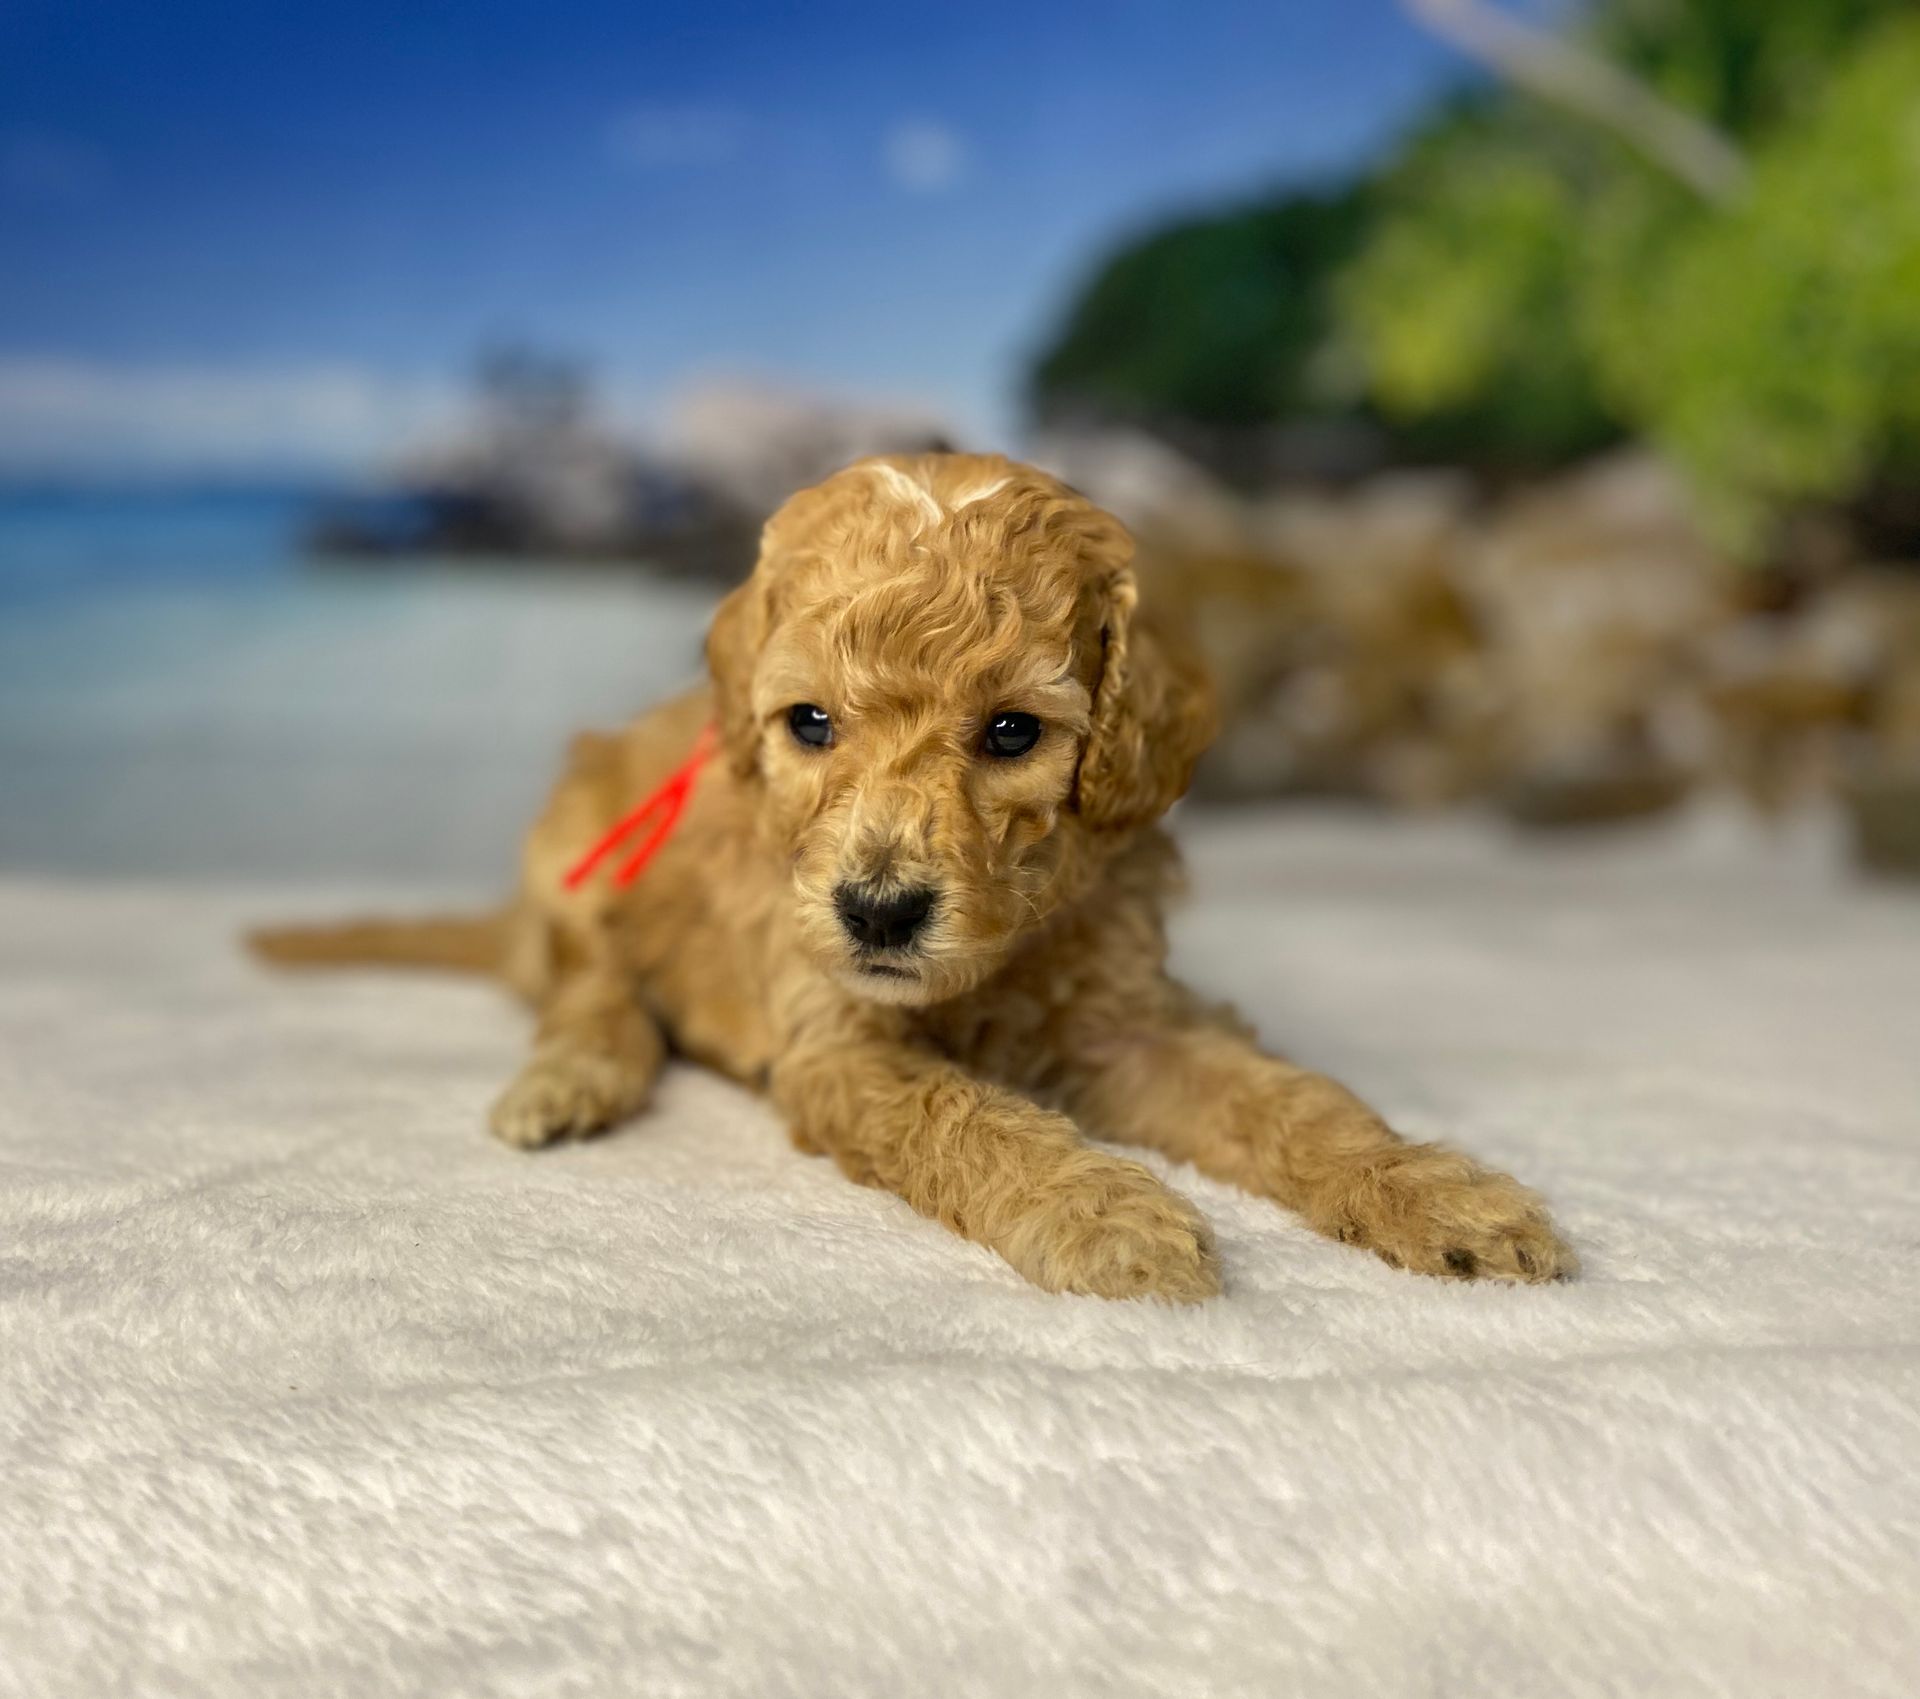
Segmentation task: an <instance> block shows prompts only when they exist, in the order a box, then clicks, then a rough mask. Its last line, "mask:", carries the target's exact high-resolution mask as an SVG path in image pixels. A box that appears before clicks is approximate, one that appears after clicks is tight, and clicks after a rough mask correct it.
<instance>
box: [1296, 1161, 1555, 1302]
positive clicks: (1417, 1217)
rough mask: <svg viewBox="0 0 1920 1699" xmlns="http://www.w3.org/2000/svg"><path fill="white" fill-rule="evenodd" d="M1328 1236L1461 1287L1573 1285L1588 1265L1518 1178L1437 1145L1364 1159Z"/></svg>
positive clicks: (1336, 1197) (1334, 1192) (1331, 1209)
mask: <svg viewBox="0 0 1920 1699" xmlns="http://www.w3.org/2000/svg"><path fill="white" fill-rule="evenodd" d="M1326 1203H1327V1210H1326V1215H1327V1220H1326V1230H1327V1231H1329V1232H1331V1233H1332V1234H1333V1235H1334V1237H1335V1238H1338V1239H1344V1240H1345V1241H1346V1242H1347V1243H1348V1244H1353V1245H1364V1246H1365V1247H1366V1248H1367V1249H1368V1250H1370V1251H1372V1252H1374V1253H1375V1254H1376V1255H1377V1256H1380V1257H1382V1258H1384V1259H1385V1260H1386V1261H1387V1262H1390V1263H1392V1264H1393V1265H1394V1266H1395V1267H1396V1268H1407V1269H1412V1270H1413V1271H1414V1272H1415V1273H1417V1274H1438V1275H1444V1276H1449V1277H1451V1278H1453V1279H1456V1280H1516V1281H1542V1280H1564V1279H1566V1278H1568V1277H1569V1276H1571V1275H1572V1274H1574V1273H1575V1272H1577V1270H1578V1268H1579V1261H1578V1259H1577V1258H1576V1257H1575V1256H1574V1254H1573V1252H1572V1251H1571V1250H1570V1249H1568V1247H1567V1245H1566V1243H1565V1242H1564V1241H1563V1240H1562V1239H1561V1238H1560V1236H1559V1234H1558V1233H1556V1232H1555V1231H1554V1227H1553V1222H1552V1220H1551V1219H1550V1218H1549V1217H1548V1215H1547V1208H1546V1205H1545V1204H1543V1203H1542V1202H1541V1201H1540V1199H1539V1198H1538V1197H1537V1196H1536V1195H1535V1194H1534V1193H1532V1192H1530V1191H1528V1190H1527V1188H1526V1187H1525V1186H1523V1185H1521V1184H1520V1182H1519V1181H1518V1180H1510V1179H1508V1178H1507V1176H1506V1175H1504V1174H1501V1173H1498V1172H1496V1171H1495V1170H1494V1169H1491V1168H1482V1167H1481V1166H1480V1164H1479V1163H1477V1162H1474V1161H1472V1160H1471V1159H1469V1158H1467V1157H1464V1156H1461V1155H1460V1154H1459V1153H1458V1152H1456V1151H1451V1150H1443V1149H1441V1148H1439V1147H1438V1146H1435V1145H1421V1144H1411V1145H1401V1146H1398V1147H1396V1148H1394V1149H1392V1150H1390V1151H1386V1152H1384V1153H1381V1154H1379V1155H1377V1156H1373V1157H1370V1158H1367V1159H1364V1160H1361V1161H1357V1162H1356V1163H1355V1164H1354V1166H1353V1168H1352V1169H1351V1170H1350V1171H1349V1172H1348V1173H1346V1174H1345V1175H1343V1176H1342V1177H1341V1179H1340V1181H1339V1182H1338V1183H1337V1184H1336V1185H1335V1186H1334V1187H1333V1188H1331V1191H1330V1195H1329V1197H1328V1198H1327V1200H1326Z"/></svg>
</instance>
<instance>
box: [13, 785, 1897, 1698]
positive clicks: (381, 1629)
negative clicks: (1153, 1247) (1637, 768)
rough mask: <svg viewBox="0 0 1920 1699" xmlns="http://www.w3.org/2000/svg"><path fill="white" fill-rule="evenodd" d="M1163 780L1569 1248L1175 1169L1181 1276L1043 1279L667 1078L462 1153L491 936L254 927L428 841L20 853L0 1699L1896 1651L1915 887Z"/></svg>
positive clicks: (1277, 983) (1367, 1073) (1236, 945)
mask: <svg viewBox="0 0 1920 1699" xmlns="http://www.w3.org/2000/svg"><path fill="white" fill-rule="evenodd" d="M1189 837H1190V839H1191V841H1192V843H1193V846H1194V861H1195V863H1196V872H1197V883H1198V887H1199V896H1198V899H1197V901H1196V902H1195V904H1194V906H1193V908H1192V909H1191V911H1190V912H1189V914H1188V916H1187V918H1186V920H1185V922H1184V929H1183V932H1182V935H1181V948H1182V952H1183V954H1184V957H1185V965H1186V966H1187V968H1188V969H1189V971H1190V972H1191V973H1192V974H1193V975H1194V976H1195V977H1197V978H1199V979H1201V980H1203V981H1204V982H1206V983H1207V984H1208V985H1210V986H1212V987H1214V988H1216V989H1218V990H1220V991H1222V992H1228V993H1231V994H1233V995H1235V996H1237V997H1238V998H1240V999H1241V1000H1242V1002H1243V1003H1244V1004H1245V1006H1247V1007H1248V1008H1249V1009H1250V1010H1251V1011H1252V1012H1253V1013H1254V1014H1255V1015H1256V1016H1257V1018H1258V1019H1259V1020H1260V1023H1261V1024H1262V1026H1263V1027H1264V1028H1265V1029H1266V1031H1267V1033H1268V1035H1269V1037H1271V1038H1273V1039H1274V1040H1276V1041H1284V1042H1285V1043H1286V1044H1288V1045H1289V1046H1290V1047H1291V1048H1292V1049H1293V1050H1294V1051H1295V1053H1296V1054H1300V1055H1302V1056H1305V1057H1307V1058H1309V1059H1312V1060H1315V1061H1318V1062H1321V1063H1323V1064H1325V1065H1327V1066H1329V1067H1331V1068H1333V1069H1335V1070H1338V1071H1340V1072H1343V1073H1344V1074H1345V1075H1347V1076H1348V1077H1349V1078H1350V1079H1352V1080H1353V1082H1354V1083H1355V1084H1356V1085H1358V1086H1360V1087H1361V1088H1363V1089H1365V1090H1367V1091H1369V1092H1370V1093H1371V1094H1372V1095H1373V1096H1374V1097H1375V1098H1376V1099H1377V1100H1378V1101H1379V1102H1380V1103H1381V1104H1382V1106H1383V1107H1384V1108H1385V1109H1387V1110H1388V1111H1389V1112H1390V1113H1391V1114H1392V1115H1394V1116H1395V1117H1396V1118H1397V1119H1398V1121H1399V1122H1400V1124H1401V1125H1402V1126H1403V1127H1405V1128H1406V1129H1407V1130H1408V1131H1410V1132H1413V1133H1417V1134H1422V1135H1447V1136H1452V1137H1456V1138H1458V1139H1459V1140H1460V1141H1461V1142H1463V1143H1464V1144H1466V1145H1467V1146H1469V1147H1470V1148H1471V1149H1473V1150H1474V1151H1476V1152H1477V1153H1479V1154H1481V1155H1483V1156H1486V1157H1487V1158H1489V1159H1491V1160H1493V1161H1496V1162H1499V1163H1503V1164H1506V1165H1508V1166H1510V1167H1512V1168H1513V1169H1514V1170H1516V1171H1517V1172H1519V1173H1521V1174H1522V1175H1524V1176H1525V1177H1526V1178H1528V1179H1529V1180H1531V1181H1533V1182H1534V1183H1536V1184H1537V1185H1539V1186H1540V1187H1541V1188H1542V1189H1543V1190H1544V1191H1545V1192H1546V1193H1547V1194H1548V1195H1549V1197H1550V1198H1551V1199H1552V1200H1553V1202H1554V1204H1555V1206H1556V1207H1557V1209H1558V1211H1559V1214H1560V1216H1561V1219H1562V1220H1563V1222H1564V1224H1565V1226H1566V1228H1567V1229H1568V1231H1569V1233H1570V1234H1571V1237H1572V1238H1573V1240H1574V1242H1575V1243H1576V1245H1577V1246H1578V1248H1579V1250H1580V1253H1581V1255H1582V1256H1583V1257H1584V1259H1585V1262H1586V1274H1585V1277H1584V1278H1583V1279H1582V1280H1580V1281H1579V1282H1577V1283H1576V1284H1573V1285H1569V1286H1566V1287H1562V1288H1555V1289H1550V1290H1510V1289H1506V1288H1498V1287H1487V1286H1468V1285H1456V1284H1448V1283H1443V1282H1438V1281H1425V1280H1419V1279H1415V1278H1411V1277H1409V1276H1406V1275H1401V1274H1396V1273H1394V1272H1393V1271H1391V1270H1389V1269H1387V1268H1385V1267H1383V1266H1382V1265H1380V1264H1379V1263H1377V1262H1375V1261H1373V1260H1372V1259H1370V1258H1369V1257H1367V1256H1365V1255H1363V1254H1360V1253H1358V1252H1355V1251H1351V1250H1348V1249H1345V1248H1343V1247H1341V1246H1339V1245H1334V1244H1329V1243H1327V1242H1324V1241H1322V1240H1319V1239H1316V1238H1313V1237H1312V1236H1310V1235H1309V1234H1308V1233H1306V1232H1305V1231H1304V1230H1303V1229H1302V1228H1300V1227H1299V1226H1297V1225H1296V1224H1295V1223H1294V1222H1292V1221H1291V1220H1289V1219H1288V1218H1287V1217H1286V1216H1284V1215H1283V1214H1281V1213H1280V1212H1279V1211H1278V1210H1276V1209H1273V1208H1272V1207H1270V1206H1268V1205H1265V1204H1263V1203H1260V1202H1257V1201H1254V1200H1252V1199H1250V1198H1244V1197H1240V1196H1237V1195H1235V1194H1233V1193H1231V1192H1229V1191H1227V1190H1225V1189H1223V1188H1221V1187H1219V1186H1216V1185H1212V1184H1210V1183H1208V1182H1206V1181H1203V1180H1201V1179H1199V1178H1198V1177H1197V1176H1195V1175H1194V1174H1192V1173H1191V1172H1185V1171H1179V1170H1176V1171H1174V1172H1173V1175H1172V1177H1173V1179H1174V1181H1175V1182H1176V1183H1177V1184H1178V1185H1180V1186H1182V1187H1183V1188H1185V1189H1186V1190H1187V1191H1188V1192H1189V1193H1190V1194H1191V1195H1193V1196H1194V1197H1196V1198H1197V1199H1198V1200H1199V1201H1200V1202H1201V1203H1202V1205H1203V1206H1204V1207H1205V1208H1206V1210H1207V1212H1208V1213H1209V1214H1210V1215H1211V1216H1212V1218H1213V1220H1214V1221H1215V1223H1216V1224H1217V1225H1218V1228H1219V1231H1220V1238H1221V1242H1222V1248H1223V1256H1224V1263H1225V1271H1226V1278H1227V1283H1228V1293H1227V1295H1226V1296H1225V1297H1224V1298H1222V1299H1221V1300H1219V1301H1217V1302H1215V1303H1212V1304H1209V1305H1207V1306H1206V1307H1204V1308H1201V1309H1198V1310H1194V1311H1174V1310H1168V1309H1161V1308H1155V1307H1147V1306H1137V1305H1127V1306H1116V1305H1110V1304H1103V1303H1099V1302H1096V1301H1092V1300H1080V1299H1061V1298H1051V1297H1046V1296H1043V1295H1042V1294H1040V1293H1038V1292H1036V1291H1033V1290H1031V1289H1029V1288H1027V1287H1025V1286H1023V1285H1022V1284H1021V1283H1020V1282H1019V1280H1017V1279H1016V1278H1015V1277H1014V1276H1013V1275H1012V1274H1011V1273H1010V1272H1009V1271H1008V1270H1007V1269H1006V1268H1005V1267H1004V1266H1002V1265H1001V1264H1000V1263H999V1262H998V1261H996V1260H995V1259H994V1258H993V1257H992V1256H991V1255H989V1254H988V1253H986V1252H984V1251H981V1250H978V1249H976V1248H974V1247H971V1246H969V1245H966V1244H963V1243H962V1242H961V1241H959V1240H958V1239H955V1238H952V1237H949V1236H948V1235H947V1234H946V1233H944V1232H943V1231H941V1230H940V1229H939V1228H937V1227H935V1226H932V1225H930V1224H929V1223H927V1222H924V1221H921V1220H919V1219H918V1218H916V1217H915V1216H913V1215H912V1214H911V1213H910V1212H909V1211H908V1210H907V1209H906V1208H905V1207H904V1206H903V1205H901V1204H899V1203H897V1202H895V1201H893V1200H891V1199H889V1198H887V1197H884V1196H880V1195H878V1194H876V1193H872V1192H867V1191H862V1190H859V1189H856V1188H855V1187H853V1186H850V1185H848V1184H846V1183H845V1182H844V1181H842V1180H840V1179H839V1178H837V1177H836V1175H835V1174H834V1172H833V1171H832V1170H831V1169H830V1167H829V1166H828V1165H827V1164H826V1163H824V1162H821V1161H818V1160H810V1159H808V1158H805V1157H802V1156H800V1155H798V1154H796V1153H795V1152H794V1151H792V1150H791V1149H790V1148H789V1147H788V1146H787V1144H786V1143H785V1141H784V1139H783V1137H782V1135H781V1133H780V1131H779V1129H778V1127H777V1126H776V1125H775V1124H774V1121H773V1119H772V1118H771V1116H770V1115H769V1114H768V1112H767V1111H766V1110H765V1109H763V1108H762V1107H760V1106H759V1105H758V1104H756V1103H754V1102H753V1101H751V1100H749V1099H747V1098H745V1097H743V1096H741V1095H740V1094H738V1093H736V1092H735V1091H733V1090H731V1089H729V1088H727V1087H725V1086H723V1085H721V1084H719V1083H717V1082H715V1081H713V1080H711V1079H708V1078H705V1077H702V1076H701V1075H699V1074H696V1073H694V1072H691V1071H687V1070H681V1071H677V1072H675V1073H674V1074H672V1075H671V1077H670V1079H669V1081H668V1083H667V1085H666V1087H665V1090H664V1093H663V1095H662V1098H661V1100H660V1103H659V1106H658V1109H657V1111H656V1112H655V1113H654V1115H653V1116H652V1118H651V1119H650V1120H648V1121H647V1122H646V1123H645V1124H644V1125H640V1126H636V1127H633V1128H631V1129H628V1130H626V1131H624V1132H622V1133H620V1134H619V1135H618V1136H616V1137H612V1138H608V1139H606V1140H604V1141H602V1142H599V1143H595V1144H591V1145H587V1146H584V1147H579V1148H572V1149H565V1150H560V1151H556V1152H552V1153H549V1154H545V1155H541V1156H537V1157H529V1156H523V1155H519V1154H516V1153H514V1152H511V1151H508V1150H505V1149H502V1148H500V1147H499V1146H497V1145H495V1144H494V1143H492V1142H491V1141H489V1140H488V1139H487V1138H486V1137H485V1136H484V1135H483V1133H482V1132H481V1130H480V1128H481V1117H482V1111H483V1108H484V1105H485V1103H486V1101H487V1099H488V1097H489V1095H490V1093H491V1092H492V1091H493V1090H494V1089H495V1088H496V1087H497V1086H498V1085H499V1084H500V1082H501V1081H503V1080H504V1079H505V1078H506V1077H507V1075H508V1073H509V1071H510V1069H511V1068H512V1067H513V1065H514V1063H515V1060H516V1057H517V1055H518V1052H519V1049H520V1046H521V1043H522V1041H523V1031H522V1021H521V1018H520V1016H519V1015H518V1014H517V1012H515V1011H514V1010H513V1009H512V1008H511V1007H509V1006H508V1005H507V1004H506V1003H504V1002H503V1001H501V1000H500V999H499V998H497V997H496V996H495V994H494V993H493V992H491V991H490V990H489V989H487V988H485V987H483V986H479V985H469V984H463V983H457V982H442V981H434V980H429V979H407V978H390V977H374V976H350V977H343V978H337V979H326V980H321V979H309V980H301V981H292V980H284V981H272V980H269V979H266V978H265V977H263V976H262V975H260V974H258V973H256V972H255V971H254V970H252V969H251V968H250V967H249V966H247V965H246V964H245V963H244V962H242V961H241V960H240V959H239V958H238V957H237V955H236V954H235V953H234V951H233V950H232V949H231V947H230V938H231V934H232V931H233V929H234V927H235V925H236V924H237V923H238V922H239V921H240V920H241V919H242V918H243V917H254V918H258V917H260V916H262V915H274V916H278V915H283V914H287V913H289V912H302V911H304V912H314V911H320V912H327V911H330V910H333V909H336V908H338V907H340V906H342V905H343V904H344V905H352V906H359V905H361V904H364V903H365V902H366V901H368V900H370V899H371V898H375V897H380V896H386V897H389V898H393V899H395V900H399V901H408V900H417V897H418V894H417V893H395V892H391V891H387V892H377V891H368V890H365V889H361V890H356V891H348V892H342V891H338V890H335V891H315V890H307V891H301V892H293V893H289V892H287V891H285V890H280V891H272V892H267V891H260V892H255V893H253V894H252V895H251V896H247V897H236V896H233V895H219V896H215V895H211V894H190V893H183V892H182V891H180V890H177V889H166V888H161V887H144V888H143V887H139V886H135V885H123V884H113V885H98V886H91V887H82V886H78V885H64V884H61V883H59V882H52V881H36V880H24V879H18V878H16V879H13V880H11V881H7V882H4V883H0V1690H4V1691H5V1692H7V1693H9V1694H19V1695H23V1696H24V1695H32V1696H34V1699H58V1696H69V1695H71V1696H76V1699H79V1696H85V1699H96V1696H99V1695H106V1694H112V1693H122V1692H125V1693H138V1694H169V1695H183V1696H184V1695H191V1696H194V1699H202V1696H205V1699H212V1696H219V1695H236V1696H239V1695H244V1696H247V1699H266V1696H274V1695H302V1696H307V1695H321V1694H343V1695H347V1694H350V1695H353V1696H355V1699H374V1696H379V1695H388V1694H394V1695H399V1694H434V1695H456V1694H458V1695H478V1694H496V1693H498V1694H508V1693H512V1694H529V1695H532V1694H538V1695H571V1694H580V1695H589V1694H593V1695H599V1694H610V1693H635V1694H647V1695H653V1694H659V1695H677V1694H701V1695H743V1696H745V1695H751V1696H754V1699H778V1696H781V1695H821V1696H830V1699H844V1696H864V1695H876V1696H878V1695H886V1696H888V1699H892V1696H896V1695H944V1694H984V1695H1024V1694H1040V1695H1045V1696H1047V1699H1062V1696H1068V1695H1078V1694H1087V1695H1102V1696H1108V1695H1131V1694H1142V1695H1147V1694H1151V1695H1168V1694H1194V1695H1237V1694H1248V1695H1262V1696H1266V1695H1318V1694H1329V1695H1331V1694H1341V1695H1347V1694H1356V1695H1358V1694H1364V1695H1383V1694H1384V1695H1402V1694H1406V1695H1423V1696H1424V1695H1436V1696H1439V1695H1446V1696H1449V1699H1456V1696H1461V1695H1468V1694H1479V1693H1497V1694H1500V1695H1503V1696H1507V1699H1511V1696H1517V1695H1531V1694H1548V1693H1551V1694H1555V1695H1563V1694H1622V1695H1626V1694H1633V1695H1639V1694H1705V1693H1725V1694H1730V1695H1740V1696H1742V1699H1752V1696H1755V1695H1771V1694H1779V1695H1794V1696H1796V1699H1799V1696H1806V1695H1820V1694H1828V1693H1832V1694H1842V1693H1844V1694H1850V1695H1851V1694H1886V1695H1896V1694H1899V1695H1906V1694H1911V1693H1913V1692H1914V1691H1915V1690H1916V1683H1920V1416H1917V1415H1916V1411H1917V1410H1920V1301H1917V1299H1916V1292H1917V1291H1920V904H1916V903H1915V902H1914V901H1913V899H1912V897H1911V896H1906V897H1896V896H1892V895H1886V894H1879V895H1876V894H1872V893H1860V892H1850V891H1845V890H1843V889H1841V888H1840V887H1839V885H1838V884H1837V882H1836V881H1835V879H1834V878H1833V877H1832V875H1831V874H1830V872H1829V871H1828V869H1827V868H1826V866H1825V864H1824V863H1823V862H1822V861H1821V860H1820V859H1819V858H1818V857H1817V856H1816V857H1805V856H1800V855H1797V854H1786V853H1783V852H1780V851H1778V850H1771V851H1769V850H1763V849H1761V848H1758V847H1756V846H1753V845H1751V844H1749V843H1746V842H1745V841H1744V840H1740V841H1732V840H1729V839H1725V835H1724V834H1720V833H1717V832H1715V831H1713V830H1708V831H1706V832H1705V833H1704V835H1703V834H1702V833H1701V832H1699V831H1691V832H1688V833H1685V834H1681V835H1680V836H1678V837H1675V838H1670V839H1663V840H1658V841H1652V842H1649V841H1647V840H1641V839H1634V840H1631V841H1629V842H1628V843H1625V844H1623V845H1621V846H1617V847H1613V848H1608V849H1602V850H1587V849H1583V850H1578V851H1568V852H1565V853H1560V854H1551V855H1543V854H1540V853H1538V852H1534V853H1531V854H1526V855H1522V854H1519V853H1516V852H1514V851H1511V850H1510V849H1508V848H1507V847H1505V846H1504V845H1502V844H1501V843H1500V842H1499V841H1498V840H1497V839H1496V838H1494V837H1493V836H1491V835H1490V834H1482V833H1480V832H1477V831H1474V830H1470V829H1466V828H1454V827H1446V828H1435V829H1422V830H1419V831H1411V830H1409V831H1396V832H1393V833H1387V832H1380V831H1377V830H1375V829H1371V828H1367V827H1364V826H1360V825H1352V824H1344V823H1341V822H1339V821H1323V820H1312V819H1297V818H1294V817H1287V818H1286V819H1284V820H1282V821H1279V822H1275V821H1272V820H1269V821H1265V822H1260V821H1254V820H1251V819H1248V820H1242V821H1240V822H1238V823H1235V824H1232V825H1216V824H1213V823H1211V822H1207V821H1204V820H1199V819H1195V820H1193V821H1191V822H1190V823H1189ZM444 894H445V893H436V895H444Z"/></svg>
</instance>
